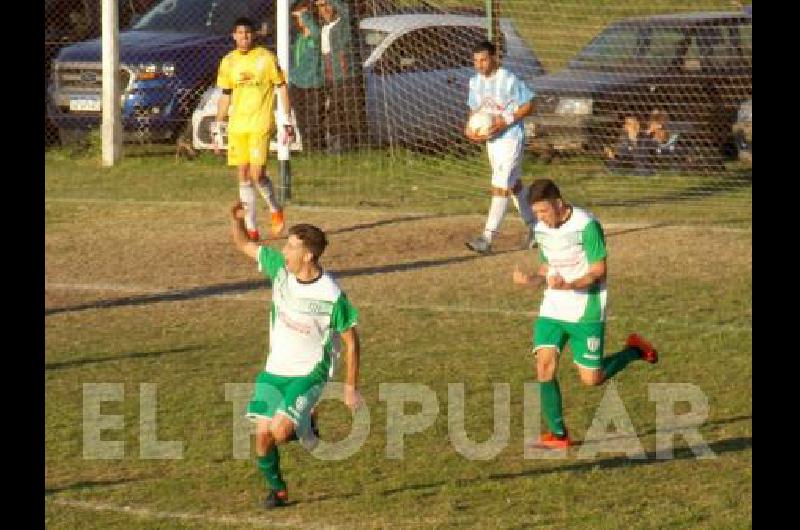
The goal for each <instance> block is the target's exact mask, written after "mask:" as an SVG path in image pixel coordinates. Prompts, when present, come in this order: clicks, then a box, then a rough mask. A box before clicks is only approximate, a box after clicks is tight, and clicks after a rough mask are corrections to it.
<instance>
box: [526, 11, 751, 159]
mask: <svg viewBox="0 0 800 530" xmlns="http://www.w3.org/2000/svg"><path fill="white" fill-rule="evenodd" d="M752 79H753V78H752V17H751V16H750V15H748V14H746V13H744V12H730V13H723V12H720V13H690V14H677V15H659V16H652V17H644V18H629V19H623V20H621V21H618V22H615V23H613V24H611V25H610V26H608V27H607V28H606V29H605V30H603V31H602V32H601V33H600V34H599V35H598V36H597V37H595V38H594V39H593V40H592V41H591V42H590V43H589V44H588V45H587V46H586V47H585V48H584V49H583V50H582V51H581V52H579V53H578V55H577V56H576V57H575V58H574V59H573V60H571V61H570V62H569V63H568V65H567V66H566V68H564V69H563V70H561V71H559V72H558V73H556V74H552V75H546V76H543V77H539V78H537V79H536V82H535V88H536V99H535V107H536V108H535V114H534V116H533V117H532V119H530V120H528V122H527V123H526V128H527V131H528V135H529V137H531V138H532V140H531V144H532V145H533V147H534V149H535V150H541V151H545V152H553V151H557V152H564V153H572V152H578V151H589V152H593V153H600V152H602V151H603V149H604V147H608V146H611V145H613V143H614V142H615V141H616V140H617V138H618V137H619V134H620V131H621V123H622V120H623V119H624V117H625V116H626V115H629V114H633V115H635V116H638V117H639V118H640V119H646V115H647V113H649V112H651V111H652V110H655V109H660V110H663V111H665V112H667V113H668V115H669V119H670V122H671V123H672V125H673V127H674V128H676V129H677V130H679V131H680V132H681V136H682V141H685V142H687V144H688V148H687V153H688V157H687V158H688V159H689V162H691V161H692V160H693V161H694V163H696V164H698V165H705V166H707V165H708V164H715V165H718V164H720V161H721V160H722V159H723V157H724V156H726V155H728V156H730V155H732V154H733V152H734V150H733V146H734V141H733V135H732V133H731V127H732V125H733V122H734V121H735V119H736V113H737V111H738V109H739V105H740V104H741V103H742V102H743V101H746V100H748V99H751V98H752V92H753V80H752Z"/></svg>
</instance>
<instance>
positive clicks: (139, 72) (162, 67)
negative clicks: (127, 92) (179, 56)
mask: <svg viewBox="0 0 800 530" xmlns="http://www.w3.org/2000/svg"><path fill="white" fill-rule="evenodd" d="M174 76H175V63H147V64H140V65H139V67H138V68H136V79H137V80H147V79H159V78H162V77H174Z"/></svg>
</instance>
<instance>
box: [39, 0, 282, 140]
mask: <svg viewBox="0 0 800 530" xmlns="http://www.w3.org/2000/svg"><path fill="white" fill-rule="evenodd" d="M240 16H247V17H250V18H251V19H252V20H254V21H256V23H257V25H259V26H260V29H259V30H258V31H257V40H259V41H260V44H263V45H266V46H268V47H270V48H271V47H272V44H273V36H272V35H271V33H270V32H271V31H272V29H273V28H274V27H275V22H274V21H275V9H274V0H224V1H222V0H164V1H162V2H160V3H159V4H158V5H156V6H155V7H154V8H153V9H151V10H150V11H149V12H147V13H146V14H145V15H144V16H143V17H142V18H141V19H140V20H139V21H138V22H137V23H136V24H135V25H134V26H133V27H132V28H131V29H130V30H127V31H122V32H120V37H119V41H120V77H121V85H122V93H121V95H120V97H121V102H122V120H123V131H124V133H123V136H124V139H125V140H136V139H141V140H147V141H153V140H172V139H175V138H176V137H177V136H178V135H181V134H183V133H184V132H185V130H186V127H187V124H188V123H189V119H190V118H191V113H192V111H193V110H194V108H195V106H196V105H197V101H198V99H199V98H200V96H201V95H202V94H203V92H204V91H205V89H206V88H207V87H208V86H210V85H213V84H214V82H215V78H216V73H217V67H218V65H219V61H220V59H222V57H223V56H224V55H225V54H226V53H227V52H229V51H230V50H231V49H232V48H233V41H232V39H231V36H230V35H231V30H232V26H233V22H234V20H236V18H238V17H240ZM101 57H102V51H101V43H100V39H93V40H90V41H86V42H80V43H77V44H74V45H71V46H67V47H65V48H62V49H61V50H60V52H59V53H58V55H57V56H56V58H55V59H54V60H53V64H52V69H51V71H52V74H51V80H50V83H49V85H48V89H47V93H48V97H47V115H48V118H50V120H51V121H52V122H53V123H54V124H55V126H56V127H57V128H58V132H59V137H60V139H61V142H62V144H64V143H70V142H71V141H74V139H75V138H78V137H81V136H82V135H83V134H85V132H86V131H87V130H89V129H91V128H96V127H97V126H98V125H99V123H100V120H101V117H102V108H101V82H102V66H101Z"/></svg>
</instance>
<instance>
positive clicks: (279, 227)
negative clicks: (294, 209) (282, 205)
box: [270, 210, 285, 236]
mask: <svg viewBox="0 0 800 530" xmlns="http://www.w3.org/2000/svg"><path fill="white" fill-rule="evenodd" d="M271 221H272V227H271V229H270V231H271V232H272V235H273V236H279V235H280V234H281V232H283V227H284V224H285V223H284V220H283V210H278V211H277V212H272V216H271Z"/></svg>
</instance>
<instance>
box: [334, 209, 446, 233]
mask: <svg viewBox="0 0 800 530" xmlns="http://www.w3.org/2000/svg"><path fill="white" fill-rule="evenodd" d="M442 217H446V216H445V215H435V214H428V215H406V216H403V217H394V218H392V219H382V220H380V221H374V222H371V223H360V224H356V225H353V226H345V227H343V228H336V229H334V230H327V231H326V232H325V233H326V234H328V235H332V234H346V233H347V232H357V231H359V230H369V229H370V228H378V227H379V226H385V225H393V224H398V223H407V222H409V221H423V220H427V219H439V218H442Z"/></svg>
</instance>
